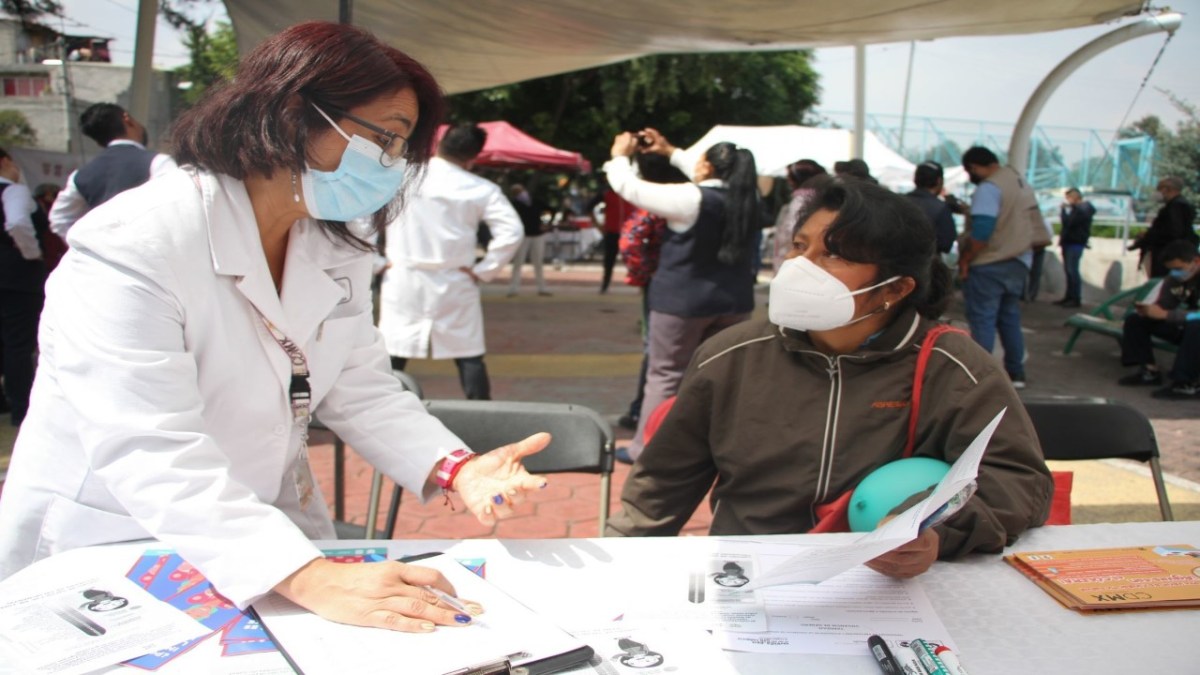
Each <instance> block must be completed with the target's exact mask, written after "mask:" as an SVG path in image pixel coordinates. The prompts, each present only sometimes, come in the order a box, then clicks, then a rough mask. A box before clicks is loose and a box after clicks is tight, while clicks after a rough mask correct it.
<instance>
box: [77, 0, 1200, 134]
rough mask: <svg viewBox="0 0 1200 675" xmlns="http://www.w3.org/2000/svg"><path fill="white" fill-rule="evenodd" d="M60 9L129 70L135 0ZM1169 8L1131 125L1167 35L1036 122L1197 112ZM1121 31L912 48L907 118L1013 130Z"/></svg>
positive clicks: (1190, 16) (164, 54)
mask: <svg viewBox="0 0 1200 675" xmlns="http://www.w3.org/2000/svg"><path fill="white" fill-rule="evenodd" d="M61 1H62V4H63V6H64V8H65V15H66V21H65V22H64V24H63V25H62V26H61V27H60V26H56V27H60V28H65V30H66V32H68V33H74V34H81V33H82V34H89V33H90V34H94V35H98V36H103V37H112V38H116V40H117V41H116V42H115V43H114V44H113V45H112V49H111V51H112V53H113V60H114V62H116V63H124V64H128V63H132V61H133V42H134V33H135V29H136V12H135V8H136V6H137V0H61ZM1171 8H1172V9H1173V10H1175V11H1178V12H1181V13H1182V14H1183V15H1184V19H1183V25H1182V26H1181V27H1180V29H1179V31H1178V32H1177V33H1176V35H1175V37H1174V38H1173V39H1172V40H1171V42H1170V44H1169V45H1168V46H1167V48H1166V51H1165V53H1164V54H1163V57H1162V60H1161V61H1160V63H1159V64H1158V66H1157V68H1156V69H1155V71H1154V74H1153V76H1152V77H1151V79H1150V81H1149V82H1148V84H1147V86H1146V88H1145V90H1144V91H1143V92H1142V93H1141V95H1140V96H1139V97H1138V99H1137V103H1136V105H1135V106H1134V108H1133V109H1132V112H1130V113H1129V114H1128V117H1127V116H1126V111H1127V110H1128V109H1129V107H1130V104H1131V103H1133V101H1134V96H1135V94H1136V93H1137V91H1138V87H1139V85H1140V84H1141V82H1142V80H1143V79H1144V78H1145V76H1146V73H1147V71H1148V70H1149V68H1150V65H1151V63H1152V62H1153V61H1154V58H1155V55H1156V54H1157V53H1158V51H1159V49H1160V48H1161V47H1162V45H1163V42H1164V40H1165V39H1166V38H1165V34H1163V33H1158V34H1152V35H1147V36H1143V37H1140V38H1137V39H1135V40H1133V41H1130V42H1126V43H1124V44H1121V45H1118V46H1117V47H1114V48H1112V49H1110V50H1108V51H1106V52H1104V53H1102V54H1101V55H1099V56H1097V57H1096V58H1094V59H1092V60H1091V61H1089V62H1088V63H1086V64H1084V65H1083V67H1081V68H1080V69H1079V70H1077V71H1076V72H1075V73H1074V74H1073V75H1071V77H1070V78H1069V79H1068V80H1067V81H1066V82H1065V83H1063V85H1062V86H1061V87H1059V89H1058V91H1057V92H1056V93H1055V94H1054V95H1053V96H1052V97H1051V99H1050V100H1049V102H1048V103H1047V105H1046V107H1045V109H1044V110H1043V112H1042V115H1041V117H1040V118H1039V120H1038V123H1039V124H1041V125H1055V126H1060V127H1079V128H1090V129H1098V130H1102V131H1104V132H1106V133H1107V134H1108V135H1110V136H1111V133H1112V132H1113V131H1114V130H1115V129H1116V128H1117V126H1118V125H1119V124H1121V123H1122V120H1125V123H1126V124H1128V123H1130V122H1133V121H1135V120H1137V119H1140V118H1141V117H1142V116H1144V115H1146V114H1156V115H1158V116H1160V117H1161V118H1162V119H1163V120H1164V121H1166V122H1167V123H1168V124H1169V125H1170V126H1171V127H1173V126H1174V124H1175V123H1176V122H1177V121H1178V120H1179V119H1181V115H1180V113H1179V112H1178V111H1177V110H1176V109H1175V108H1174V106H1172V104H1171V103H1170V100H1169V98H1168V97H1167V96H1166V95H1165V94H1164V93H1162V92H1161V91H1159V88H1161V89H1166V90H1168V91H1171V92H1173V93H1174V94H1175V95H1177V96H1179V97H1181V98H1183V99H1184V100H1187V101H1190V102H1191V103H1195V104H1200V76H1197V74H1196V64H1198V63H1200V0H1176V2H1173V3H1172V5H1171ZM196 16H197V18H205V19H210V20H216V19H223V18H225V14H224V9H223V7H222V6H221V5H220V4H219V3H213V5H212V6H211V9H208V10H205V11H203V12H198V13H196ZM1189 24H1196V25H1189ZM1117 25H1119V24H1117ZM1117 25H1103V26H1093V27H1087V28H1077V29H1072V30H1065V31H1057V32H1053V33H1039V34H1033V35H1022V36H1008V37H972V38H953V39H943V40H935V41H931V42H918V43H916V47H915V50H914V61H913V77H912V82H911V86H910V96H909V109H908V113H909V116H910V118H911V117H935V118H950V119H958V120H979V121H986V122H997V123H1000V124H1001V125H1012V124H1013V123H1014V122H1016V119H1017V117H1018V116H1019V115H1020V112H1021V109H1022V108H1023V107H1024V105H1025V102H1026V101H1027V99H1028V98H1029V95H1030V94H1031V93H1033V90H1034V89H1035V88H1036V87H1037V85H1038V83H1039V82H1040V81H1041V80H1042V78H1044V77H1045V76H1046V74H1048V73H1049V72H1050V71H1051V70H1052V69H1053V68H1054V67H1055V66H1056V65H1058V63H1059V62H1061V61H1062V59H1063V58H1065V57H1066V56H1068V55H1069V54H1070V53H1072V52H1073V51H1075V50H1076V49H1078V48H1079V47H1081V46H1083V45H1084V44H1086V43H1087V42H1089V41H1090V40H1092V39H1094V38H1096V37H1098V36H1100V35H1103V34H1104V33H1106V32H1109V31H1111V30H1113V29H1114V28H1116V27H1117ZM909 51H910V45H909V43H907V42H906V43H896V44H883V45H873V46H870V47H868V48H867V110H868V112H869V113H872V114H880V115H899V114H900V113H901V111H902V109H903V102H904V85H905V79H906V71H907V66H908V57H909ZM154 54H155V59H154V61H155V65H156V66H158V67H164V68H171V67H176V66H179V65H183V64H185V63H186V62H187V50H186V49H185V48H184V47H183V45H182V44H181V42H180V37H179V34H178V33H177V32H176V31H174V30H173V29H171V27H170V26H168V25H167V24H166V23H164V22H163V21H162V20H161V19H160V20H159V26H158V32H157V37H156V41H155V48H154ZM815 66H816V69H817V71H818V72H819V73H820V76H821V87H822V94H821V101H820V103H819V105H818V112H820V113H823V114H825V115H826V116H828V117H830V118H832V119H837V120H838V121H843V120H848V119H849V118H848V117H847V116H848V115H849V113H850V111H852V110H853V104H854V93H853V92H854V89H853V87H854V50H853V49H852V48H850V47H839V48H829V49H818V50H816V61H815ZM839 112H840V113H845V114H846V115H845V116H841V117H840V118H839V116H838V115H836V114H835V113H839ZM947 124H948V123H947ZM910 128H911V127H910ZM997 128H999V127H997Z"/></svg>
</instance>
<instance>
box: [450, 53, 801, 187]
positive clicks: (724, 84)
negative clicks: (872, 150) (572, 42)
mask: <svg viewBox="0 0 1200 675" xmlns="http://www.w3.org/2000/svg"><path fill="white" fill-rule="evenodd" d="M810 56H811V53H810V52H808V51H792V52H738V53H728V54H671V55H660V56H647V57H643V58H640V59H635V60H632V61H626V62H624V63H618V64H613V65H609V66H601V67H598V68H590V69H587V70H580V71H576V72H572V73H564V74H561V75H553V76H550V77H543V78H539V79H536V80H529V81H527V82H521V83H518V84H511V85H505V86H502V87H496V88H494V89H488V90H485V91H480V92H472V93H467V94H459V95H456V96H452V97H450V120H451V121H452V122H478V121H487V120H494V119H504V120H507V121H509V122H511V123H512V124H514V125H515V126H517V127H520V128H521V129H522V130H523V131H525V132H526V133H528V134H531V135H533V136H535V137H537V138H539V139H541V140H542V141H545V142H547V143H551V144H554V145H557V146H559V147H564V148H568V149H571V150H576V151H579V152H582V153H583V154H584V155H585V156H586V157H587V158H588V159H590V160H591V161H592V163H593V164H598V163H602V162H603V161H604V160H605V159H607V157H608V154H609V153H608V151H609V147H610V145H611V143H612V137H613V136H614V135H616V134H617V133H619V132H621V131H622V130H636V129H642V128H644V127H648V126H649V127H654V128H656V129H658V130H659V131H661V132H663V133H664V134H665V135H666V136H667V138H669V139H671V140H672V141H673V142H674V143H676V144H677V145H681V146H687V145H689V144H691V143H692V142H693V141H695V140H697V139H699V138H700V137H701V136H703V135H704V133H705V132H707V131H708V130H709V129H710V128H711V127H713V126H714V125H717V124H745V125H764V124H796V123H799V122H800V121H801V120H802V119H803V118H804V115H805V113H806V112H807V111H808V110H809V108H811V107H812V106H813V104H815V103H816V102H817V96H818V93H819V91H820V89H819V87H818V85H817V74H816V72H815V71H814V70H813V69H812V66H811V64H810Z"/></svg>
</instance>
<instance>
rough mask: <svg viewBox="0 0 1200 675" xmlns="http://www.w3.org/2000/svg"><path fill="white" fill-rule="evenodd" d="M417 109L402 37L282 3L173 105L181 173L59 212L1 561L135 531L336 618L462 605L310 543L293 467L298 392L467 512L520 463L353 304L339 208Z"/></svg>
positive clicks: (341, 430)
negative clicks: (451, 423) (393, 43)
mask: <svg viewBox="0 0 1200 675" xmlns="http://www.w3.org/2000/svg"><path fill="white" fill-rule="evenodd" d="M441 110H442V101H441V97H440V93H439V90H438V87H437V84H436V82H434V80H433V78H432V76H431V75H430V74H429V73H428V71H426V70H425V69H424V67H422V66H421V65H420V64H418V63H416V62H415V61H413V60H412V59H410V58H409V57H407V56H406V55H404V54H403V53H401V52H399V51H397V50H395V49H392V48H390V47H387V46H385V45H384V44H382V43H381V42H379V41H378V40H377V39H375V38H374V37H373V36H371V35H370V34H369V33H367V32H366V31H363V30H361V29H357V28H353V27H348V26H341V25H338V24H333V23H324V22H311V23H305V24H300V25H297V26H294V27H292V28H290V29H288V30H286V31H284V32H283V33H280V34H279V35H276V36H275V37H273V38H271V39H269V40H267V41H266V42H264V43H263V44H261V45H260V46H259V47H258V48H256V49H255V51H254V52H253V53H252V54H250V55H249V56H248V57H247V58H246V60H245V61H243V63H242V65H241V67H240V69H239V71H238V74H237V76H236V78H234V80H233V81H232V82H230V83H229V84H228V85H225V86H224V87H222V88H219V89H217V90H215V91H213V92H212V93H211V94H210V95H209V96H208V98H206V99H205V100H204V101H202V102H201V103H199V104H198V105H197V106H196V107H194V108H193V109H192V110H190V111H188V112H187V113H185V114H184V116H183V117H182V118H181V119H180V120H179V121H178V123H177V124H176V127H175V129H174V132H173V138H174V142H175V147H176V152H175V156H176V158H177V159H178V160H179V164H180V166H181V167H182V168H181V170H179V171H176V172H174V173H172V174H171V175H168V176H164V177H162V178H160V179H155V180H153V181H151V182H149V183H147V184H146V185H145V186H143V187H140V188H137V189H134V190H131V191H129V192H126V193H123V194H121V195H119V196H117V197H116V198H114V199H112V200H111V201H109V202H108V203H106V204H104V205H103V206H102V207H100V208H98V209H96V210H94V211H92V212H91V213H89V214H88V215H87V216H86V217H85V218H84V219H83V220H81V221H80V222H79V224H78V225H77V226H76V227H75V228H73V229H72V231H71V235H70V240H69V243H70V245H71V250H70V252H69V253H68V255H67V256H66V257H65V258H64V260H63V262H62V263H61V264H60V267H59V268H58V270H57V271H56V273H55V274H54V276H53V277H52V279H51V280H50V282H49V287H48V290H47V302H46V309H45V313H44V314H43V318H42V326H41V335H40V349H41V360H40V363H39V369H38V375H37V381H36V383H35V385H34V392H33V398H32V404H31V408H30V411H29V414H28V416H27V417H26V419H25V422H24V425H23V427H22V429H21V432H20V436H19V438H18V440H17V445H16V448H15V451H14V456H13V460H12V465H11V467H10V470H9V474H8V481H7V484H6V485H5V488H4V492H3V498H2V501H0V579H2V578H4V577H7V576H8V575H10V574H12V573H13V572H15V571H17V570H18V569H20V568H22V567H24V566H26V565H28V564H30V563H32V562H34V561H35V560H37V559H39V558H42V557H45V556H48V555H52V554H54V553H57V552H60V551H64V550H67V549H71V548H75V547H79V546H87V545H93V544H101V543H109V542H118V541H129V540H136V539H144V538H154V539H158V540H160V541H161V542H163V543H165V544H167V545H170V546H173V547H174V548H175V549H176V550H178V552H179V553H180V554H181V555H182V556H183V557H184V558H185V559H187V560H188V561H190V562H191V563H192V564H194V565H195V566H196V567H197V568H199V569H200V570H201V571H202V572H203V573H204V574H205V575H206V576H207V577H208V578H209V579H210V580H211V581H212V582H213V584H214V585H215V587H216V588H217V590H218V591H220V592H221V593H222V594H224V595H225V596H226V597H228V598H229V599H230V600H232V601H233V602H235V603H236V604H237V605H238V606H240V607H244V606H246V605H248V604H249V603H250V602H252V601H253V600H255V599H256V598H257V597H259V596H261V595H263V594H265V593H267V592H269V591H272V590H274V591H277V592H279V593H281V594H283V595H284V596H286V597H288V598H289V599H291V600H292V601H294V602H296V603H297V604H299V605H301V606H304V607H306V608H308V609H310V610H311V611H313V612H315V613H317V614H320V615H322V616H324V617H326V618H329V619H332V620H336V621H341V622H345V623H353V624H361V625H371V626H381V627H387V628H392V629H397V630H405V631H418V632H420V631H431V630H434V627H435V625H438V624H440V625H459V624H463V623H469V622H470V621H471V617H470V616H467V615H464V614H461V613H459V612H456V611H454V610H452V609H449V608H447V607H445V606H443V605H438V604H437V602H438V601H437V599H436V597H435V596H434V595H433V594H432V593H430V592H429V591H428V590H426V589H424V588H423V586H425V585H431V586H435V587H439V588H441V589H442V590H443V591H446V592H453V589H452V588H451V587H450V586H449V584H448V583H447V582H446V581H445V579H443V578H442V577H441V575H440V574H438V573H437V572H435V571H434V570H430V569H427V568H421V567H415V566H407V565H402V564H400V563H374V564H357V565H354V564H339V563H332V562H330V561H327V560H325V559H324V558H322V557H321V553H320V551H319V550H318V549H317V548H316V547H315V546H314V545H313V544H312V543H311V541H310V540H311V539H319V538H322V539H332V538H334V536H335V535H334V530H333V527H332V523H331V520H330V516H329V513H328V511H327V510H326V507H325V504H324V500H323V499H322V498H321V496H320V494H319V491H317V490H316V488H315V487H314V481H313V476H312V473H311V470H310V468H309V464H308V457H307V451H306V447H305V445H306V443H305V441H306V438H307V422H308V413H309V411H310V410H312V411H315V412H316V413H317V414H318V415H319V416H320V418H321V421H322V422H324V423H325V424H326V425H327V426H328V427H330V428H331V429H332V430H333V431H334V432H336V433H337V434H338V435H339V436H340V437H341V438H343V439H345V440H346V441H347V442H348V443H349V444H350V445H352V446H353V447H354V448H355V450H357V451H358V452H359V453H361V454H362V455H363V456H364V457H366V458H367V459H368V460H369V461H370V462H371V463H372V464H374V465H375V466H377V467H379V468H380V469H382V470H383V471H384V472H385V473H387V474H388V475H389V476H390V477H391V478H393V479H395V480H396V481H398V482H399V483H401V484H402V485H403V486H404V487H405V488H406V489H407V490H409V491H411V492H414V493H416V494H420V495H422V496H423V497H425V498H428V497H430V496H432V495H433V494H435V493H437V492H438V491H439V487H440V488H442V489H447V490H451V491H455V492H457V493H458V494H459V496H460V498H461V500H462V501H463V502H465V503H466V505H467V507H468V508H469V509H470V510H471V511H472V512H474V513H475V514H476V515H477V516H478V517H479V518H480V520H482V521H484V522H485V523H487V522H492V521H493V520H494V519H495V518H496V517H502V516H504V515H507V514H508V513H510V511H511V506H512V504H514V503H516V502H519V501H520V500H521V498H522V495H523V493H524V492H525V491H527V490H531V489H537V488H539V487H542V486H544V484H545V480H544V479H543V478H541V477H535V476H531V475H529V474H528V473H526V472H525V470H524V469H523V468H522V467H521V464H520V459H521V458H522V457H523V456H526V455H528V454H531V453H533V452H537V451H538V450H540V449H541V448H542V447H544V446H545V444H546V442H547V440H548V437H547V436H546V435H544V434H540V435H537V436H533V437H531V438H529V439H526V440H525V441H522V442H521V443H517V444H514V445H512V446H508V447H506V448H501V449H499V450H496V451H495V452H492V453H488V454H486V455H481V456H479V457H478V458H475V456H474V455H472V454H471V453H468V452H465V451H464V450H463V449H464V446H463V443H462V441H460V440H459V439H458V438H457V437H455V436H454V435H453V434H451V433H450V432H449V431H447V430H446V429H445V428H444V427H443V426H442V425H441V424H440V423H439V422H437V421H436V420H434V419H433V418H432V417H430V416H429V415H428V414H427V413H426V412H425V410H424V408H423V406H422V405H421V403H420V402H419V401H418V400H417V399H416V398H415V397H413V396H412V395H411V394H407V393H405V392H403V391H402V389H401V388H400V386H399V384H398V382H397V381H396V380H395V378H393V377H392V375H391V374H390V372H389V368H388V357H387V353H386V351H385V350H384V348H383V343H382V340H381V339H380V337H379V333H378V331H376V330H375V328H374V326H373V325H372V321H371V294H370V290H369V288H370V277H371V262H372V255H371V253H370V251H369V246H368V245H367V244H366V243H365V241H364V239H363V238H362V236H363V234H365V233H357V232H354V231H352V230H350V229H349V228H347V226H346V225H345V222H346V221H349V220H352V219H354V218H358V217H361V216H370V215H372V214H374V216H373V217H374V221H375V222H386V220H387V217H388V214H387V213H386V211H388V205H389V204H390V203H391V202H393V201H394V199H395V197H396V196H397V194H398V192H400V193H401V194H402V192H401V185H402V183H403V182H405V179H406V178H411V177H413V176H415V175H417V174H419V173H420V171H421V169H423V167H424V164H425V163H426V162H427V161H428V159H429V156H430V150H431V146H432V139H433V133H434V129H435V128H436V125H437V122H438V117H439V116H440V113H441ZM474 609H478V607H475V608H474Z"/></svg>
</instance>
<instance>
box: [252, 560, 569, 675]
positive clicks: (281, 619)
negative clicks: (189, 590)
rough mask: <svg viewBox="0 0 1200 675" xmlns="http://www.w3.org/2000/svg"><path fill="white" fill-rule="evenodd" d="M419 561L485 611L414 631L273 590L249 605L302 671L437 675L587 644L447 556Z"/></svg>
mask: <svg viewBox="0 0 1200 675" xmlns="http://www.w3.org/2000/svg"><path fill="white" fill-rule="evenodd" d="M419 564H420V565H421V566H423V567H432V568H434V569H436V570H438V571H440V572H441V573H442V574H443V575H444V576H445V577H446V579H447V580H448V581H449V582H450V583H451V584H452V585H453V586H454V588H455V590H456V591H457V592H458V596H459V597H460V598H462V599H464V600H471V601H474V602H478V603H479V604H481V605H483V608H484V613H483V615H481V616H479V617H476V619H475V621H473V622H472V623H471V624H469V625H466V626H438V627H437V629H435V630H434V632H432V633H420V634H414V633H399V632H396V631H390V630H385V629H382V628H364V627H361V626H348V625H345V624H340V623H334V622H332V621H327V620H325V619H322V618H321V617H319V616H317V615H315V614H312V613H311V612H309V611H307V610H305V609H302V608H301V607H299V606H297V605H295V604H292V603H291V602H289V601H288V600H286V599H284V598H283V597H281V596H279V595H277V594H271V595H268V596H267V597H266V598H264V599H262V600H259V601H258V602H256V603H254V609H255V610H257V611H258V613H259V616H260V617H261V618H262V620H263V623H264V624H265V625H266V628H267V630H268V631H269V632H270V633H271V636H272V637H273V638H274V639H275V642H276V644H277V645H278V646H279V649H280V650H281V651H283V652H285V653H286V654H287V655H288V656H289V657H290V658H291V659H292V661H294V662H295V663H296V664H297V665H298V666H299V668H300V670H302V671H303V672H304V673H305V674H306V675H326V674H329V675H342V674H343V673H379V672H403V673H405V674H406V675H442V674H443V673H448V672H453V671H456V670H458V669H460V668H463V667H467V666H474V665H479V664H482V663H487V662H492V661H495V660H496V659H498V658H508V659H510V660H511V661H512V662H513V665H521V664H523V663H528V662H531V661H537V660H540V659H542V658H546V657H550V656H557V655H559V654H564V653H566V652H570V651H573V650H575V649H577V648H580V647H583V646H584V643H583V642H582V641H580V640H577V639H576V638H573V637H571V635H569V634H568V633H566V632H565V631H563V630H562V629H561V628H559V627H558V626H555V625H554V624H552V623H550V621H548V620H547V619H544V618H542V617H541V616H539V615H537V614H535V613H533V612H532V611H530V610H529V609H527V608H526V607H525V606H523V605H521V604H520V603H518V602H517V601H516V600H513V599H512V598H511V597H509V596H508V595H506V594H505V593H504V592H503V591H501V590H499V589H498V588H496V587H495V586H493V585H491V584H489V583H488V582H486V581H484V580H483V579H480V578H479V577H477V576H475V574H473V573H471V572H470V571H468V570H467V569H466V568H464V567H463V566H462V565H460V564H459V563H458V562H457V561H455V560H454V558H453V557H451V556H448V555H439V556H435V557H432V558H428V559H425V560H422V561H421V562H420V563H419Z"/></svg>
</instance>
